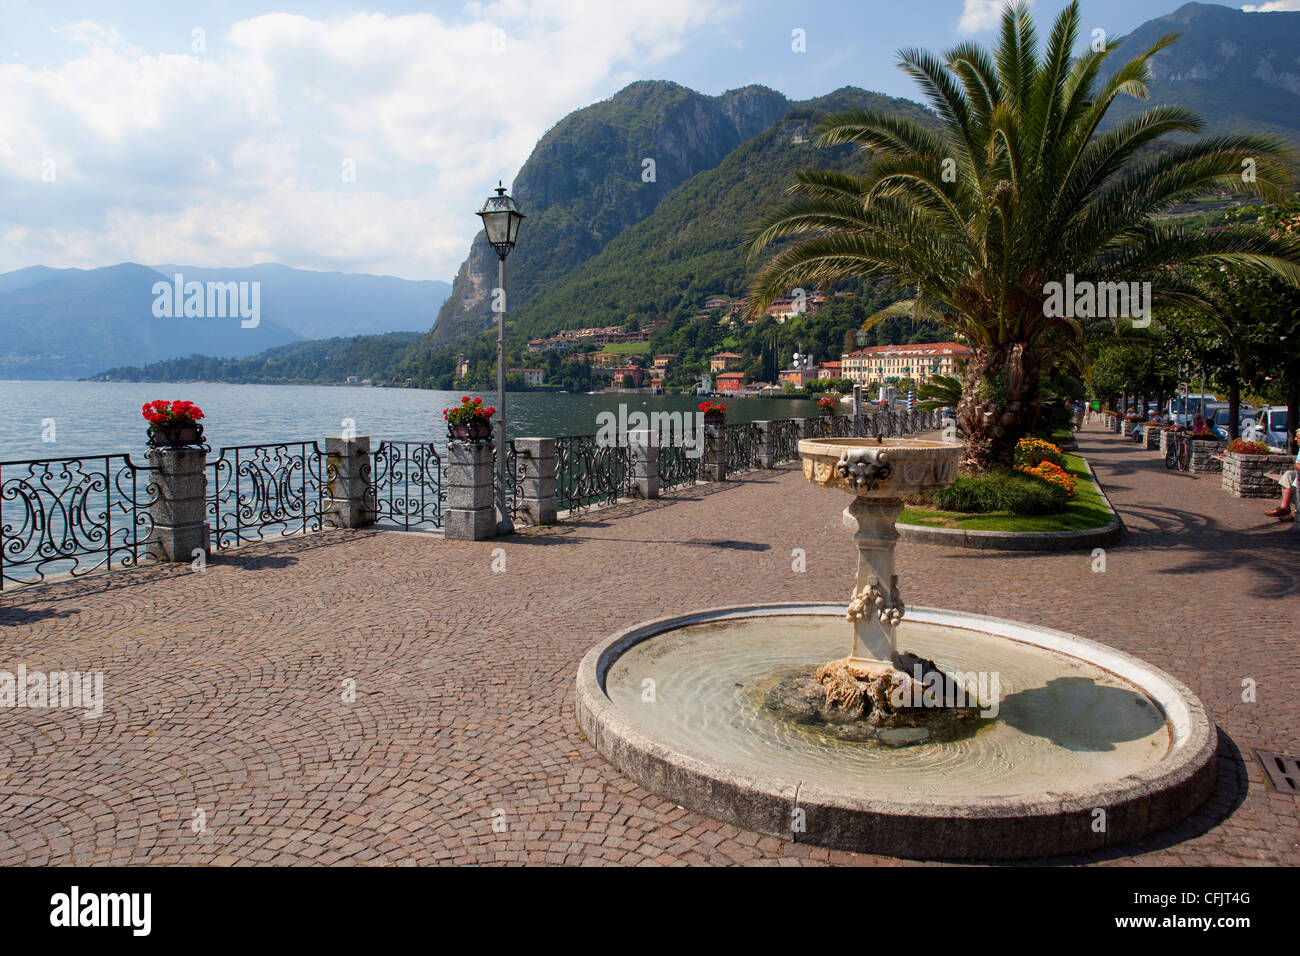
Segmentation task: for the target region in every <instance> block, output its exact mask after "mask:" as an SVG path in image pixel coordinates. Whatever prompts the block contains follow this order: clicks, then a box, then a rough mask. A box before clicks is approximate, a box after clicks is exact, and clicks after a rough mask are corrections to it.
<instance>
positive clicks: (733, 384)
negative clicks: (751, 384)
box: [714, 372, 745, 392]
mask: <svg viewBox="0 0 1300 956" xmlns="http://www.w3.org/2000/svg"><path fill="white" fill-rule="evenodd" d="M714 381H715V383H716V385H715V387H716V388H717V390H718V391H719V392H742V391H744V390H745V373H744V372H719V373H718V374H717V376H716V378H715V379H714Z"/></svg>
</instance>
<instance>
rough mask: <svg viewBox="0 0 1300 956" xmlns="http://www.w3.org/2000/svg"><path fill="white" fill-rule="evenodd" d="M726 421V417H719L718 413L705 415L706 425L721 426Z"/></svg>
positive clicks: (706, 413)
mask: <svg viewBox="0 0 1300 956" xmlns="http://www.w3.org/2000/svg"><path fill="white" fill-rule="evenodd" d="M726 420H727V416H726V415H719V414H718V413H717V412H705V413H704V424H706V425H721V424H723V423H724V422H726Z"/></svg>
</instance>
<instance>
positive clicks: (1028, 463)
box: [1015, 438, 1065, 468]
mask: <svg viewBox="0 0 1300 956" xmlns="http://www.w3.org/2000/svg"><path fill="white" fill-rule="evenodd" d="M1015 460H1016V467H1017V468H1034V467H1036V466H1037V465H1040V464H1042V463H1043V462H1045V461H1050V462H1051V463H1052V464H1053V465H1055V466H1056V467H1058V468H1064V467H1065V456H1064V455H1062V454H1061V449H1060V448H1058V447H1057V446H1056V445H1053V444H1052V443H1051V442H1049V441H1043V440H1042V439H1041V438H1022V439H1020V441H1019V442H1017V443H1016V459H1015Z"/></svg>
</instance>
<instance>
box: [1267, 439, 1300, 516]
mask: <svg viewBox="0 0 1300 956" xmlns="http://www.w3.org/2000/svg"><path fill="white" fill-rule="evenodd" d="M1295 439H1296V441H1297V442H1300V428H1297V429H1296V432H1295ZM1298 481H1300V452H1296V456H1295V464H1294V465H1293V466H1292V467H1291V468H1290V469H1288V470H1287V471H1284V472H1282V477H1281V478H1280V479H1278V484H1280V485H1281V486H1282V503H1281V504H1280V505H1278V506H1277V507H1276V508H1270V509H1269V510H1268V511H1265V512H1264V514H1266V515H1268V516H1269V517H1270V518H1281V519H1282V520H1283V521H1294V520H1295V515H1294V514H1292V513H1291V505H1292V504H1294V503H1295V498H1296V483H1297V482H1298Z"/></svg>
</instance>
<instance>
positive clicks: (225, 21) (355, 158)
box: [0, 0, 1300, 281]
mask: <svg viewBox="0 0 1300 956" xmlns="http://www.w3.org/2000/svg"><path fill="white" fill-rule="evenodd" d="M1033 5H1034V8H1035V12H1036V14H1037V16H1038V17H1039V19H1040V21H1041V20H1050V19H1051V18H1052V17H1054V16H1055V14H1056V12H1057V11H1058V10H1059V9H1060V7H1061V6H1062V5H1063V3H1062V2H1060V0H1034V4H1033ZM1179 5H1180V4H1179V2H1178V0H1083V4H1082V7H1083V13H1084V31H1083V32H1084V35H1085V37H1086V36H1088V35H1090V34H1091V32H1092V30H1093V29H1095V28H1098V27H1099V28H1101V29H1104V30H1106V31H1107V32H1108V33H1110V34H1115V33H1120V34H1122V33H1125V32H1128V31H1130V30H1132V29H1134V28H1136V27H1137V26H1139V25H1140V24H1141V23H1143V22H1145V21H1146V20H1148V19H1151V18H1153V17H1157V16H1161V15H1163V14H1166V13H1169V12H1172V10H1174V9H1176V8H1177V6H1179ZM1237 5H1241V4H1237ZM1000 6H1001V4H1000V3H999V0H906V2H898V0H806V2H791V0H783V2H778V0H650V2H641V0H617V2H615V0H594V2H588V0H496V2H470V3H441V2H433V3H429V2H425V3H420V4H416V3H406V2H394V0H389V2H383V0H378V2H376V3H374V4H373V5H370V6H358V5H356V4H354V3H349V2H336V0H315V2H312V3H300V2H278V3H275V2H272V3H254V2H248V0H223V2H221V3H185V2H183V0H130V2H127V0H118V2H100V3H80V2H59V0H49V2H40V0H0V273H3V272H7V271H10V270H12V269H17V268H21V267H24V266H31V265H38V264H39V265H47V266H54V267H79V268H94V267H99V266H105V265H112V264H115V263H118V262H126V261H130V262H141V263H146V264H159V263H166V262H178V263H184V264H193V265H196V266H205V267H215V266H225V267H240V266H247V265H251V264H253V263H256V262H279V263H283V264H285V265H289V266H294V267H297V268H304V269H320V270H338V271H343V272H368V273H377V274H385V275H396V276H401V277H403V278H408V279H443V280H447V281H450V279H451V278H452V276H453V274H454V273H455V271H456V269H457V268H458V267H459V265H460V263H461V261H462V260H463V259H464V257H465V254H466V251H467V249H468V247H469V243H470V242H471V240H472V239H473V237H474V234H475V232H476V231H477V229H478V224H479V220H478V218H477V217H476V216H475V215H474V213H475V211H477V210H478V209H479V208H480V207H481V205H482V202H483V199H484V198H486V196H487V195H488V194H489V192H490V191H491V187H493V186H495V185H496V182H497V180H498V179H501V180H503V181H504V182H505V184H506V185H507V186H509V185H510V181H511V178H512V176H513V175H514V173H515V172H516V171H517V170H518V169H519V167H520V166H521V165H522V164H523V163H524V161H525V160H526V159H527V158H528V155H529V153H530V152H531V150H532V148H533V146H534V144H535V143H536V142H537V140H538V139H539V138H540V137H541V136H542V134H544V133H545V132H546V130H547V129H549V128H550V127H551V126H553V125H554V124H555V123H557V122H558V121H559V120H561V119H562V118H563V117H564V116H565V115H566V114H568V113H570V112H572V111H573V110H575V109H579V108H581V107H583V106H586V105H589V104H590V103H593V102H596V101H598V100H601V99H605V98H608V97H610V96H612V95H613V94H614V93H616V92H617V91H618V90H619V89H621V88H622V87H624V86H626V85H627V84H628V83H630V82H633V81H635V80H641V79H666V80H673V81H675V82H677V83H681V84H682V85H684V86H688V87H690V88H692V89H695V90H698V91H700V92H702V93H707V94H717V93H721V92H723V91H724V90H728V89H734V88H736V87H740V86H745V85H748V84H751V83H761V84H764V85H766V86H769V87H771V88H773V89H776V90H779V91H780V92H782V93H784V94H786V95H787V96H789V97H790V98H792V99H805V98H808V97H813V96H819V95H822V94H824V93H827V92H829V91H831V90H834V89H837V88H839V87H841V86H846V85H852V86H859V87H863V88H866V89H871V90H878V91H881V92H884V93H888V94H891V95H895V96H906V97H909V98H918V97H917V94H916V92H915V89H914V88H913V86H912V85H911V82H910V81H909V80H908V79H907V78H906V77H905V76H903V75H902V74H901V73H900V72H899V71H898V69H897V68H896V66H895V63H894V61H895V54H896V52H897V51H898V50H899V49H900V48H903V47H925V48H929V49H932V50H936V51H938V50H943V49H946V48H948V47H950V46H952V45H953V44H955V43H957V42H960V41H963V40H967V39H975V40H979V41H983V42H986V43H988V42H991V41H992V40H993V39H994V38H995V32H994V27H995V26H996V24H997V20H998V15H999V10H1000ZM1257 6H1258V8H1260V9H1300V0H1273V2H1267V3H1261V4H1258V5H1257ZM1244 8H1245V9H1251V7H1250V5H1245V7H1244ZM1042 29H1043V32H1044V33H1045V32H1046V29H1047V28H1046V27H1043V28H1042ZM800 41H802V42H800ZM801 45H802V47H803V49H802V50H798V49H797V47H799V46H801ZM524 212H525V213H527V209H525V210H524ZM524 228H525V229H526V228H527V222H525V224H524Z"/></svg>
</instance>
